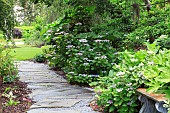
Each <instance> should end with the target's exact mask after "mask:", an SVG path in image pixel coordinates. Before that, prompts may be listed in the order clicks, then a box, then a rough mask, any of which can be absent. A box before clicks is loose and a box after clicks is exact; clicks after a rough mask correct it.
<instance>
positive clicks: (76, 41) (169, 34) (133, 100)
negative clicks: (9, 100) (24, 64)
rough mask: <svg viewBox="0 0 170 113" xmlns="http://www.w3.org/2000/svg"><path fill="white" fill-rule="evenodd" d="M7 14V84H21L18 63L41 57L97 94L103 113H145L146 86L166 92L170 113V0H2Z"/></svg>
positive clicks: (0, 37)
mask: <svg viewBox="0 0 170 113" xmlns="http://www.w3.org/2000/svg"><path fill="white" fill-rule="evenodd" d="M13 9H15V10H13ZM0 10H1V11H2V12H1V13H0V18H1V20H2V21H1V22H0V30H1V31H0V41H1V47H0V49H1V51H0V55H1V60H2V61H1V62H0V66H1V67H0V71H1V72H0V75H1V77H3V79H4V82H3V84H4V83H5V82H6V81H7V83H9V82H8V81H10V82H14V81H15V80H17V79H18V78H17V67H15V65H14V61H13V60H32V59H33V61H35V62H41V63H42V62H45V63H47V64H48V65H49V66H50V67H51V68H53V69H54V70H60V71H63V72H64V73H65V77H66V79H67V80H68V81H69V82H70V83H71V84H78V85H81V86H88V87H92V88H94V90H95V92H96V99H95V107H97V108H99V109H102V111H103V112H106V113H137V112H139V109H140V108H141V105H142V104H141V102H140V101H139V100H138V96H139V94H137V92H136V90H137V89H138V88H146V89H147V92H152V93H156V94H165V98H166V101H165V102H164V105H163V106H164V108H165V109H166V110H167V111H166V112H168V111H169V109H170V57H169V56H170V50H169V49H170V16H169V15H170V1H169V0H27V1H26V0H10V1H9V0H8V1H6V0H0ZM16 32H17V33H16ZM14 38H21V39H22V42H24V45H17V44H15V41H14ZM15 40H16V39H15ZM6 42H7V43H6ZM16 43H17V42H16ZM29 50H31V51H29ZM33 50H34V51H33ZM10 55H12V56H10ZM22 55H23V56H24V57H26V56H27V55H28V57H26V58H23V57H22ZM13 56H17V57H15V58H14V59H13V58H12V57H13ZM1 83H2V82H1ZM2 94H3V92H2ZM169 112H170V111H169ZM169 112H168V113H169Z"/></svg>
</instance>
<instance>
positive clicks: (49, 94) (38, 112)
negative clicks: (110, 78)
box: [18, 61, 98, 113]
mask: <svg viewBox="0 0 170 113" xmlns="http://www.w3.org/2000/svg"><path fill="white" fill-rule="evenodd" d="M18 68H19V76H20V80H21V81H23V82H26V83H27V84H28V88H30V89H32V93H31V94H30V97H31V98H32V99H33V100H34V101H36V103H35V104H33V105H32V106H31V108H30V110H29V111H28V112H27V113H98V112H96V111H92V109H91V108H90V107H89V102H90V101H91V100H92V99H93V97H94V92H93V91H92V89H90V88H86V87H80V86H76V85H70V84H69V83H68V82H67V81H66V80H65V79H64V78H63V77H62V76H59V75H58V74H56V73H55V72H54V71H52V70H50V69H49V67H48V66H47V65H45V64H39V63H33V62H29V61H21V62H19V63H18Z"/></svg>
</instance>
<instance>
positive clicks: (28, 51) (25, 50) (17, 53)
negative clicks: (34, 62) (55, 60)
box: [10, 45, 42, 60]
mask: <svg viewBox="0 0 170 113" xmlns="http://www.w3.org/2000/svg"><path fill="white" fill-rule="evenodd" d="M41 53H42V49H41V48H37V47H31V46H25V45H20V46H18V48H15V49H12V50H11V52H10V55H12V56H13V57H14V60H30V59H32V58H34V56H35V55H37V54H41Z"/></svg>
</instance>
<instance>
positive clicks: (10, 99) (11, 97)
mask: <svg viewBox="0 0 170 113" xmlns="http://www.w3.org/2000/svg"><path fill="white" fill-rule="evenodd" d="M13 90H14V89H11V88H10V87H8V88H6V89H5V91H4V92H3V94H2V96H4V97H6V98H7V99H8V101H7V102H6V103H5V106H12V105H14V106H16V105H17V104H19V103H20V102H19V101H15V100H14V99H15V98H16V96H14V95H13Z"/></svg>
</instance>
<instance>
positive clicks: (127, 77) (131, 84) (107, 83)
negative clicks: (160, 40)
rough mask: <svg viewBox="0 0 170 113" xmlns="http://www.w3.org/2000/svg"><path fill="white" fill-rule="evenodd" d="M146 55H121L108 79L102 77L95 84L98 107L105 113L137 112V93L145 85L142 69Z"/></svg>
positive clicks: (125, 53) (142, 53)
mask: <svg viewBox="0 0 170 113" xmlns="http://www.w3.org/2000/svg"><path fill="white" fill-rule="evenodd" d="M146 54H147V53H146V51H139V52H136V53H134V52H128V51H125V52H121V53H119V60H120V61H121V62H120V63H118V64H114V65H113V70H111V71H110V72H109V75H108V76H107V77H100V78H99V82H98V83H95V85H96V88H95V89H96V92H97V97H98V105H100V106H102V107H104V108H105V112H109V113H112V112H115V111H116V112H118V113H135V112H136V111H137V108H136V107H137V106H138V105H137V102H136V101H137V96H136V94H135V92H136V89H137V88H138V87H140V86H141V85H142V84H143V83H144V77H143V73H142V68H143V67H144V65H145V57H146ZM93 84H94V83H93ZM93 84H91V85H93Z"/></svg>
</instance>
